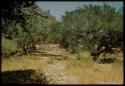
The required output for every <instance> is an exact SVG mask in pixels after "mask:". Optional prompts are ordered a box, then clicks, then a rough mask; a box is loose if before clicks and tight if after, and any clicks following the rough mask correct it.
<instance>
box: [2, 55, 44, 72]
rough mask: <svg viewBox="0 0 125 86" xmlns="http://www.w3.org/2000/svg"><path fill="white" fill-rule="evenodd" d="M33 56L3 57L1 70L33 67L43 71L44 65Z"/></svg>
mask: <svg viewBox="0 0 125 86" xmlns="http://www.w3.org/2000/svg"><path fill="white" fill-rule="evenodd" d="M32 57H33V56H30V55H29V56H21V57H10V58H2V64H1V71H2V72H4V71H13V70H26V69H33V70H37V71H41V72H42V71H43V70H44V67H43V66H42V65H39V64H38V62H37V61H36V60H34V58H32Z"/></svg>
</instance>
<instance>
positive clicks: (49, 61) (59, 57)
mask: <svg viewBox="0 0 125 86" xmlns="http://www.w3.org/2000/svg"><path fill="white" fill-rule="evenodd" d="M34 54H35V55H38V56H37V57H35V61H36V62H37V63H39V64H40V65H41V66H44V67H45V69H44V73H45V75H46V76H47V77H48V80H50V83H51V84H83V83H89V84H90V83H102V84H104V83H108V84H112V83H117V84H118V82H117V81H116V82H114V81H112V80H111V81H109V82H108V80H107V79H105V77H103V78H102V77H101V76H102V74H104V73H106V75H107V76H108V73H110V72H111V73H112V71H113V70H112V68H113V66H112V64H95V65H93V67H92V68H88V69H87V68H80V69H78V71H77V72H76V70H75V69H73V71H75V73H73V72H72V70H70V72H67V71H69V70H67V69H66V66H67V63H68V61H69V59H71V58H75V57H74V56H73V55H72V54H70V53H69V52H67V51H66V50H65V49H63V48H61V47H59V45H57V44H46V45H45V44H44V45H41V46H39V49H38V50H37V51H36V53H34ZM74 68H75V67H74ZM84 69H85V70H84ZM105 71H106V72H105ZM83 72H84V73H83ZM94 73H95V74H94ZM80 74H81V75H80ZM99 74H100V75H99ZM114 74H115V73H114ZM91 75H92V76H91ZM96 75H97V76H98V77H99V78H98V79H97V80H96V78H97V77H96ZM109 75H110V74H109ZM104 76H105V74H104ZM83 77H84V78H83ZM91 77H92V78H91ZM110 77H111V78H112V77H114V76H110ZM81 79H82V80H83V81H81ZM100 79H105V81H103V80H100ZM95 81H96V82H95Z"/></svg>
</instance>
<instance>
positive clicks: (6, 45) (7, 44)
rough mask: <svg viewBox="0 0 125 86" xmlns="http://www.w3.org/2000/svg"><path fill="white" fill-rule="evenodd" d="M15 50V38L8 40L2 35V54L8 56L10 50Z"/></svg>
mask: <svg viewBox="0 0 125 86" xmlns="http://www.w3.org/2000/svg"><path fill="white" fill-rule="evenodd" d="M16 50H17V43H16V41H15V40H8V39H6V38H4V37H2V56H9V55H10V54H11V53H12V52H15V51H16Z"/></svg>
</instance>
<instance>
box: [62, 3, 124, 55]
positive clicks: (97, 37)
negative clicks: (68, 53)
mask: <svg viewBox="0 0 125 86" xmlns="http://www.w3.org/2000/svg"><path fill="white" fill-rule="evenodd" d="M62 19H63V23H64V27H63V29H64V30H63V31H64V32H63V34H62V36H63V37H62V40H63V38H65V40H63V41H62V42H61V43H62V45H64V44H65V43H67V45H68V46H67V47H69V48H71V49H72V50H73V51H75V52H76V53H79V52H80V51H82V50H89V51H91V52H97V50H96V48H95V45H103V44H111V46H112V47H120V45H122V41H123V37H122V34H123V20H122V19H123V16H122V15H120V14H119V13H118V12H117V11H116V10H115V9H114V8H113V7H111V6H110V5H108V4H104V5H103V6H98V5H88V6H84V7H78V8H77V9H75V10H73V11H70V12H66V13H65V15H64V16H63V17H62ZM66 34H67V35H66ZM121 48H122V46H121Z"/></svg>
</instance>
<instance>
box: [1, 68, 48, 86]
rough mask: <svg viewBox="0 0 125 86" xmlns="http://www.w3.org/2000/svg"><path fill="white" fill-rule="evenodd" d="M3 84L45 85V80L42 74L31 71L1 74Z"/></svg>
mask: <svg viewBox="0 0 125 86" xmlns="http://www.w3.org/2000/svg"><path fill="white" fill-rule="evenodd" d="M2 83H3V84H8V83H12V84H47V83H48V81H47V78H46V76H45V75H44V74H43V73H38V72H36V71H34V70H32V69H29V70H17V71H6V72H2Z"/></svg>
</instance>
